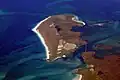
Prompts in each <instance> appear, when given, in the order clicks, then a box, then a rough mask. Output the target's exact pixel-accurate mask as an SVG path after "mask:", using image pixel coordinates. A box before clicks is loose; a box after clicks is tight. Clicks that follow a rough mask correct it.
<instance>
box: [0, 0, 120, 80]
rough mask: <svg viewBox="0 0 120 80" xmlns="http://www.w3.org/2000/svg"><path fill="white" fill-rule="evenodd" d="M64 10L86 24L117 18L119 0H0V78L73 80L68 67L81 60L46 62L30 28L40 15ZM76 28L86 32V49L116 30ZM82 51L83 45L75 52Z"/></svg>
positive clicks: (119, 9) (114, 27)
mask: <svg viewBox="0 0 120 80" xmlns="http://www.w3.org/2000/svg"><path fill="white" fill-rule="evenodd" d="M64 13H70V14H71V13H72V14H75V15H77V16H78V17H79V18H80V19H81V20H83V21H85V22H86V23H87V21H103V22H104V20H107V21H113V22H114V21H120V1H119V0H19V1H18V0H0V80H73V78H75V77H76V75H74V74H73V73H72V70H73V69H75V68H76V67H77V66H78V65H83V61H82V60H79V59H78V58H76V57H75V58H74V59H70V60H68V61H63V60H61V59H59V60H57V61H55V62H52V63H47V62H46V61H45V57H46V56H45V49H44V46H43V45H42V43H41V42H40V39H39V38H38V36H36V34H35V33H34V32H33V31H32V30H31V29H32V28H34V27H35V26H36V24H37V23H38V22H40V21H41V20H43V19H44V18H47V17H48V16H51V15H56V14H64ZM119 26H120V25H119ZM77 30H78V31H82V32H86V34H85V35H84V36H83V39H85V40H88V41H89V49H90V50H91V48H92V46H93V45H94V43H97V42H99V41H101V40H105V39H108V38H109V37H111V36H116V35H117V36H119V33H120V27H118V26H117V27H116V26H115V25H114V24H113V26H110V27H105V28H102V29H100V28H99V27H88V28H85V29H77ZM98 35H99V36H98ZM104 42H105V41H104ZM83 50H84V46H82V47H81V49H79V50H78V51H76V54H77V53H81V52H82V51H83ZM74 56H76V55H74Z"/></svg>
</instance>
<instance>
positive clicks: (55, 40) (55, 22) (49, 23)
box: [32, 14, 86, 61]
mask: <svg viewBox="0 0 120 80" xmlns="http://www.w3.org/2000/svg"><path fill="white" fill-rule="evenodd" d="M84 25H85V23H84V22H83V21H81V20H79V19H78V17H77V16H76V15H73V14H60V15H53V16H49V17H48V18H45V19H44V20H42V21H40V22H39V23H38V24H37V26H35V28H33V29H32V31H34V32H35V33H36V34H37V35H38V37H39V38H40V40H41V41H42V43H43V45H44V46H45V49H46V59H47V61H54V60H56V59H58V58H61V57H66V56H67V55H69V54H71V53H73V52H74V51H75V50H76V49H77V48H78V46H80V45H84V44H86V41H84V40H82V39H81V38H80V37H81V35H82V33H80V32H74V31H72V30H71V29H72V27H73V26H77V27H83V26H84Z"/></svg>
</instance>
